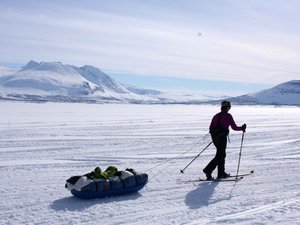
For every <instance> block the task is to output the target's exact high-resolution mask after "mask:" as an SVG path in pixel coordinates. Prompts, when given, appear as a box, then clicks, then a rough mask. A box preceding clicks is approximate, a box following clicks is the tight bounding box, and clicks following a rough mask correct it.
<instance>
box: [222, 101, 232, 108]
mask: <svg viewBox="0 0 300 225" xmlns="http://www.w3.org/2000/svg"><path fill="white" fill-rule="evenodd" d="M221 107H222V108H231V105H230V102H229V101H223V102H222V103H221Z"/></svg>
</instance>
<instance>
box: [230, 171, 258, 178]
mask: <svg viewBox="0 0 300 225" xmlns="http://www.w3.org/2000/svg"><path fill="white" fill-rule="evenodd" d="M253 173H254V170H251V171H250V172H249V173H244V174H239V175H229V177H244V176H249V175H252V174H253Z"/></svg>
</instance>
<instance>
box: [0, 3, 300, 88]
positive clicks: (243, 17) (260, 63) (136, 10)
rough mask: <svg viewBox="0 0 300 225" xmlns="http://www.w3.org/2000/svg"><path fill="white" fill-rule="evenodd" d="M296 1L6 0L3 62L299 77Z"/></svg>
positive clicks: (261, 79) (191, 75)
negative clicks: (33, 60)
mask: <svg viewBox="0 0 300 225" xmlns="http://www.w3.org/2000/svg"><path fill="white" fill-rule="evenodd" d="M37 3H39V4H37ZM167 3H168V4H167ZM289 3H290V4H287V3H286V2H284V1H278V0H277V1H274V2H273V4H272V5H270V4H269V3H264V2H261V1H251V2H247V3H245V2H243V3H240V2H236V1H224V2H222V3H220V2H216V1H194V0H188V1H184V2H182V1H176V0H174V1H170V2H161V1H153V0H151V1H145V2H141V1H134V0H132V1H116V0H114V1H106V2H102V1H88V2H86V3H84V4H83V3H81V2H74V1H49V2H43V3H40V2H38V1H26V3H24V2H22V1H20V2H19V1H11V3H10V2H9V1H3V2H2V3H0V29H1V30H2V31H5V32H2V33H1V34H0V46H1V52H2V54H1V56H0V61H8V60H12V61H15V62H20V61H23V62H26V61H28V60H30V59H32V58H33V59H40V60H45V61H46V60H49V61H57V60H59V61H63V62H65V63H70V64H76V65H81V64H92V65H95V66H98V67H100V68H101V69H103V70H104V71H105V70H120V71H127V72H129V73H132V74H136V75H139V76H153V75H156V76H164V77H177V78H187V79H199V80H204V79H205V80H214V81H219V80H221V81H232V82H244V83H245V82H252V83H277V82H281V81H285V80H286V79H287V78H289V79H297V78H298V79H299V73H298V71H300V70H299V69H300V66H299V64H298V62H299V59H300V46H299V38H298V37H299V29H298V28H297V27H298V25H297V24H298V22H299V19H300V16H299V13H297V10H296V6H298V5H299V4H298V3H297V2H295V1H291V2H289ZM1 4H2V7H1ZM293 27H295V29H292V28H293ZM199 33H201V35H199Z"/></svg>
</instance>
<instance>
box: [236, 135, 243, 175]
mask: <svg viewBox="0 0 300 225" xmlns="http://www.w3.org/2000/svg"><path fill="white" fill-rule="evenodd" d="M244 134H245V132H243V134H242V140H241V148H240V154H239V162H238V167H237V171H236V177H238V175H239V169H240V162H241V156H242V148H243V142H244Z"/></svg>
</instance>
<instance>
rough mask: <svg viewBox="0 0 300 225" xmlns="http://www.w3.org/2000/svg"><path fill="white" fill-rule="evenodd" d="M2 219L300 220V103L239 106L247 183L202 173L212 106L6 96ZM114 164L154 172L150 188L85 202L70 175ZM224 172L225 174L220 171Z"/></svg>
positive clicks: (231, 147)
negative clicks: (208, 178)
mask: <svg viewBox="0 0 300 225" xmlns="http://www.w3.org/2000/svg"><path fill="white" fill-rule="evenodd" d="M0 105H1V117H0V177H1V185H0V193H1V194H0V200H1V201H0V224H299V223H300V189H299V186H300V174H299V171H300V170H299V169H300V166H299V165H300V151H299V149H300V138H299V133H300V110H299V108H297V107H270V106H233V107H232V110H231V111H230V113H231V114H232V115H233V116H234V118H235V120H236V122H237V124H242V123H244V122H245V123H247V125H248V128H247V132H246V133H245V139H244V145H243V152H242V158H241V166H240V172H241V173H243V172H249V171H250V170H255V173H254V174H253V175H251V176H247V177H245V178H244V179H243V180H241V181H239V182H237V183H234V182H223V183H209V182H204V183H200V182H199V183H188V184H183V183H180V182H178V180H188V179H195V178H198V177H199V176H201V177H203V173H202V169H203V168H204V167H205V165H206V164H207V163H208V162H209V160H210V159H211V158H212V157H213V155H214V153H215V149H214V147H213V146H210V147H209V148H208V149H207V150H206V151H205V152H203V154H202V155H201V156H200V157H199V158H197V160H196V161H195V162H194V163H193V164H191V166H190V167H188V168H187V169H186V170H185V173H184V174H180V173H179V170H180V169H183V168H184V167H185V166H186V165H187V164H188V163H189V162H190V161H191V160H192V159H193V158H194V157H195V156H196V155H197V154H198V153H199V152H200V151H201V150H202V149H203V148H204V147H205V146H206V145H207V144H208V143H209V142H210V137H209V136H207V137H206V138H204V137H205V135H206V134H207V132H208V130H207V129H208V126H209V123H210V119H211V117H212V116H213V115H214V114H215V113H217V112H218V111H219V107H218V106H209V105H197V106H196V105H118V104H116V105H114V104H108V105H93V104H63V103H46V104H32V103H9V102H0ZM230 141H231V143H228V148H227V158H226V170H227V171H228V172H231V173H232V174H235V173H236V168H237V162H238V154H239V150H240V144H241V143H240V141H241V133H240V132H235V131H231V134H230ZM110 165H114V166H116V167H118V168H119V169H120V170H122V169H126V168H135V169H136V170H138V171H141V172H147V173H148V174H149V178H150V181H149V183H148V184H147V186H146V187H145V188H144V189H142V190H141V191H139V192H137V193H134V194H130V195H124V196H117V197H109V198H108V197H107V198H102V199H92V200H81V199H77V198H75V197H73V196H72V195H71V193H70V192H69V191H67V190H66V189H65V188H64V184H65V180H66V179H68V178H69V177H70V176H73V175H80V174H84V173H87V172H90V171H91V170H93V169H94V168H95V167H96V166H100V167H101V168H103V169H105V168H106V167H107V166H110ZM214 175H216V174H214Z"/></svg>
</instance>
